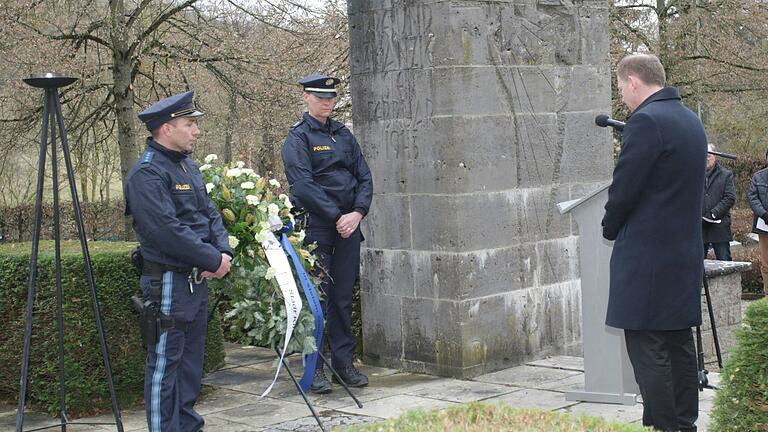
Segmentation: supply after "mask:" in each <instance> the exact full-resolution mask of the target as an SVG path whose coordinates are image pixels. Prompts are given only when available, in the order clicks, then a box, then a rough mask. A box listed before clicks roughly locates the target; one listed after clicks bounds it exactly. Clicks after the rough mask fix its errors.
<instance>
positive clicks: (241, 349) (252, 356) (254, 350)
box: [222, 342, 276, 369]
mask: <svg viewBox="0 0 768 432" xmlns="http://www.w3.org/2000/svg"><path fill="white" fill-rule="evenodd" d="M224 350H225V352H226V356H225V357H224V364H225V366H224V367H223V368H222V369H228V368H232V367H237V366H250V365H255V364H258V363H265V362H271V361H274V360H275V358H276V354H275V352H274V351H272V350H270V349H267V348H259V347H254V346H247V345H237V344H233V343H229V342H225V343H224Z"/></svg>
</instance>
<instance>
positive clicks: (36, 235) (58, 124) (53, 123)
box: [16, 73, 123, 432]
mask: <svg viewBox="0 0 768 432" xmlns="http://www.w3.org/2000/svg"><path fill="white" fill-rule="evenodd" d="M75 81H77V78H72V77H66V76H61V75H57V74H51V73H48V74H44V75H38V76H33V77H31V78H27V79H25V80H24V82H25V83H27V84H29V85H30V86H32V87H37V88H42V89H44V90H45V102H44V104H43V126H42V131H41V133H40V156H39V160H38V164H37V193H36V198H35V228H34V231H33V233H32V257H31V259H30V265H29V288H28V291H27V310H26V319H25V323H24V353H23V356H22V363H21V379H20V387H21V388H20V390H19V409H18V411H17V414H16V432H22V430H23V428H24V405H25V403H26V399H27V380H28V377H29V356H30V346H31V342H32V314H33V309H34V303H35V282H36V276H37V258H38V246H39V244H40V228H41V224H42V205H43V183H44V180H45V165H46V164H45V159H46V153H47V150H48V141H49V137H48V134H49V132H50V146H51V177H52V179H53V189H52V190H53V236H54V240H55V254H56V255H55V266H56V329H57V336H58V343H59V344H58V345H59V416H60V422H59V424H54V425H51V426H45V427H39V428H35V429H29V430H28V432H30V431H36V430H42V429H51V428H58V427H61V430H62V432H64V431H66V430H67V425H68V424H72V425H74V424H87V425H96V424H102V425H103V424H115V425H116V426H117V430H118V432H122V431H123V422H122V419H121V415H120V406H119V403H118V400H117V394H116V393H115V385H114V380H113V377H112V366H111V365H110V360H109V351H108V350H107V343H106V340H105V338H104V325H103V323H102V321H101V313H100V311H99V301H98V298H97V297H96V285H95V283H94V277H93V267H92V266H91V257H90V255H89V254H88V242H87V240H86V238H85V226H84V224H83V213H82V210H81V208H80V200H79V199H78V195H77V187H76V185H75V176H74V171H73V170H72V161H71V159H70V156H69V143H68V142H67V131H66V129H65V128H64V117H63V116H62V114H61V101H60V100H59V92H58V89H59V88H60V87H65V86H68V85H70V84H72V83H74V82H75ZM49 128H50V131H49ZM57 132H58V134H59V136H60V137H61V151H62V155H63V158H64V163H65V165H66V171H67V179H68V180H69V190H70V194H71V197H72V206H73V208H74V214H75V223H76V225H77V232H78V236H79V238H80V247H81V249H82V252H83V260H84V261H85V271H86V273H87V277H88V286H89V288H90V293H91V305H92V306H93V313H94V315H95V318H96V327H97V330H98V334H99V342H100V344H101V355H102V358H103V359H104V367H105V369H106V372H107V380H108V382H109V393H110V397H111V399H112V411H113V413H114V415H115V423H83V422H72V421H69V419H68V417H67V402H66V388H65V375H64V315H63V308H62V303H63V292H62V285H61V239H60V237H61V236H60V222H59V184H58V176H59V172H58V166H57V162H58V161H57V156H56V140H57Z"/></svg>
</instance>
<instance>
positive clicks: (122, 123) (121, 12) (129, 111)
mask: <svg viewBox="0 0 768 432" xmlns="http://www.w3.org/2000/svg"><path fill="white" fill-rule="evenodd" d="M109 6H110V18H111V20H112V28H111V38H112V47H113V51H112V60H113V65H112V78H113V79H114V87H113V88H112V96H113V97H114V98H115V115H116V117H117V142H118V147H119V148H120V174H121V181H123V182H124V181H125V176H126V175H127V174H128V171H129V170H130V169H131V166H132V165H133V163H134V162H135V161H136V158H137V157H138V153H139V149H138V145H137V144H136V130H135V128H134V111H133V88H132V86H131V84H132V82H131V72H132V70H133V66H134V64H133V63H134V62H133V59H131V54H130V53H129V52H128V46H129V43H128V42H129V41H128V38H129V34H128V30H127V28H126V19H125V17H126V15H125V4H124V3H123V0H111V1H110V2H109ZM131 225H132V222H131V219H130V217H126V218H125V220H124V227H123V228H124V237H125V238H126V239H133V238H134V237H133V230H132V229H131Z"/></svg>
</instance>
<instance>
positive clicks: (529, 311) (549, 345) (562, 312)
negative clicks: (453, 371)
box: [461, 281, 581, 372]
mask: <svg viewBox="0 0 768 432" xmlns="http://www.w3.org/2000/svg"><path fill="white" fill-rule="evenodd" d="M580 305H581V291H580V289H579V283H578V282H577V281H569V282H566V283H562V284H555V285H549V286H538V287H536V288H529V289H522V290H517V291H513V292H509V293H504V294H499V295H496V296H488V297H481V298H477V299H469V300H464V301H462V307H461V311H462V315H461V320H462V330H463V332H462V338H463V343H464V345H465V347H467V348H465V350H464V352H465V360H466V361H465V363H464V367H465V368H469V367H471V366H473V365H482V367H483V368H484V369H485V370H486V372H490V371H493V370H497V369H500V368H502V367H509V366H511V365H515V364H519V363H521V362H523V361H524V360H528V359H531V358H533V357H535V356H541V355H542V354H543V353H547V354H554V353H560V354H562V353H563V352H564V351H565V350H566V346H570V345H574V344H579V343H580V339H581V318H580V309H581V306H580ZM480 353H482V355H480Z"/></svg>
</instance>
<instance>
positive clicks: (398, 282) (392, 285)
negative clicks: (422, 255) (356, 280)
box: [360, 248, 418, 296]
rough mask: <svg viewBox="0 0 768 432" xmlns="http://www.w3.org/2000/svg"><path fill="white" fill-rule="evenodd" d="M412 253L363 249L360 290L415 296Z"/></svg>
mask: <svg viewBox="0 0 768 432" xmlns="http://www.w3.org/2000/svg"><path fill="white" fill-rule="evenodd" d="M412 254H413V252H411V251H406V250H390V249H371V248H363V249H362V251H361V254H360V255H361V259H360V268H361V272H360V275H361V276H360V289H361V290H363V292H364V293H366V294H367V293H375V294H383V295H393V296H413V292H414V283H413V277H414V276H413V275H414V270H417V269H418V267H417V268H416V269H414V267H413V260H412Z"/></svg>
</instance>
